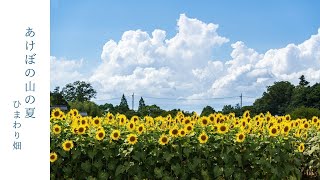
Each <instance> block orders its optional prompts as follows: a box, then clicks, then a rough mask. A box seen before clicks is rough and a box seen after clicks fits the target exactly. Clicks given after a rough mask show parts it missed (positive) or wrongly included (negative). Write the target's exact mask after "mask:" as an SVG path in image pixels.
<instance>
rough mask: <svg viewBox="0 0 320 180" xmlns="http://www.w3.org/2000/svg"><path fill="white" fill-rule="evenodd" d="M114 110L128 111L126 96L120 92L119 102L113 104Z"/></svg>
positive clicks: (122, 112) (124, 112)
mask: <svg viewBox="0 0 320 180" xmlns="http://www.w3.org/2000/svg"><path fill="white" fill-rule="evenodd" d="M115 110H116V111H117V112H119V113H121V114H126V112H127V111H129V106H128V102H127V99H126V97H125V96H124V94H122V97H121V101H120V104H119V105H118V106H115Z"/></svg>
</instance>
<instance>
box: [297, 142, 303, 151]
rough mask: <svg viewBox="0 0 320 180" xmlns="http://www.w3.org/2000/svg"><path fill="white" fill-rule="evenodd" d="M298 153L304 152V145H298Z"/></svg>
mask: <svg viewBox="0 0 320 180" xmlns="http://www.w3.org/2000/svg"><path fill="white" fill-rule="evenodd" d="M298 151H299V152H303V151H304V143H300V145H299V147H298Z"/></svg>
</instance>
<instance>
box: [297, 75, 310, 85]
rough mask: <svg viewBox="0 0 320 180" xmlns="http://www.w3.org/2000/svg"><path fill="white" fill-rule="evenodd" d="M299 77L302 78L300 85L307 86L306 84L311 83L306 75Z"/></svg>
mask: <svg viewBox="0 0 320 180" xmlns="http://www.w3.org/2000/svg"><path fill="white" fill-rule="evenodd" d="M299 79H300V82H299V85H300V86H306V85H308V84H309V82H308V81H306V79H305V77H304V75H301V76H300V78H299Z"/></svg>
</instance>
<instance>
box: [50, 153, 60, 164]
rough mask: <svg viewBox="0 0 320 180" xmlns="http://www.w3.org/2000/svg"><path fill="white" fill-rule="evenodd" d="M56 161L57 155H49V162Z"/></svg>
mask: <svg viewBox="0 0 320 180" xmlns="http://www.w3.org/2000/svg"><path fill="white" fill-rule="evenodd" d="M57 159H58V155H57V153H55V152H52V153H50V162H52V163H53V162H55V161H56V160H57Z"/></svg>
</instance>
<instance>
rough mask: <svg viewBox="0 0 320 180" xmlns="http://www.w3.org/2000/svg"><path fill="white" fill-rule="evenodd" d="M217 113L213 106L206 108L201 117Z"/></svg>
mask: <svg viewBox="0 0 320 180" xmlns="http://www.w3.org/2000/svg"><path fill="white" fill-rule="evenodd" d="M215 112H216V111H215V110H214V109H213V108H212V107H211V106H206V107H204V108H203V109H202V112H201V115H200V116H209V115H210V114H212V113H215Z"/></svg>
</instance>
